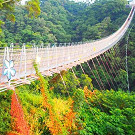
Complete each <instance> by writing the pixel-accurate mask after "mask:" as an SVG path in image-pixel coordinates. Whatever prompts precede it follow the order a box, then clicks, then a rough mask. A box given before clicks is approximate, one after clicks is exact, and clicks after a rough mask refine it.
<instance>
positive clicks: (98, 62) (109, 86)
mask: <svg viewBox="0 0 135 135" xmlns="http://www.w3.org/2000/svg"><path fill="white" fill-rule="evenodd" d="M96 60H97V62H98V65H99V66H100V68H101V70H102V72H103V74H104V76H105V79H106V81H107V83H108V85H109V87H110V89H111V85H110V83H109V81H108V79H107V77H106V75H105V72H104V70H103V68H102V66H101V64H100V62H99V60H98V58H97V57H96Z"/></svg>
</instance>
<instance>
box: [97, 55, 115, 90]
mask: <svg viewBox="0 0 135 135" xmlns="http://www.w3.org/2000/svg"><path fill="white" fill-rule="evenodd" d="M99 57H100V59H101V61H102V63H103V66H104V68H105V70H106V72H107V73H108V75H109V76H110V74H109V72H108V70H107V68H106V66H105V63H104V62H103V59H102V57H101V55H99ZM109 79H110V81H111V83H112V85H113V86H114V89H116V87H115V85H114V83H113V81H112V79H111V76H110V77H109Z"/></svg>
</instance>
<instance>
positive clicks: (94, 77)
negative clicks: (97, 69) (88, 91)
mask: <svg viewBox="0 0 135 135" xmlns="http://www.w3.org/2000/svg"><path fill="white" fill-rule="evenodd" d="M86 63H87V65H88V67H89V69H90V71H91V73H92V75H93V76H94V78H95V79H96V82H97V84H98V86H99V88H100V90H102V88H101V86H100V83H99V82H98V80H97V78H96V76H95V74H94V73H93V71H92V69H91V67H90V65H89V63H88V61H87V62H86Z"/></svg>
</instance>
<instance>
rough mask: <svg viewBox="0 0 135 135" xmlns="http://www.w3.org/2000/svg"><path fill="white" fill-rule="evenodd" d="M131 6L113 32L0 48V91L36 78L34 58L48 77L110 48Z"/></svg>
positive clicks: (120, 34) (119, 36)
mask: <svg viewBox="0 0 135 135" xmlns="http://www.w3.org/2000/svg"><path fill="white" fill-rule="evenodd" d="M134 7H135V5H132V8H131V11H130V13H129V15H128V17H127V19H126V21H125V22H124V24H123V25H122V26H121V27H120V28H119V29H118V30H117V31H116V32H115V33H113V34H112V35H110V36H108V37H105V38H103V39H100V40H95V41H92V42H86V43H74V44H73V43H72V44H71V43H65V44H54V45H53V46H52V47H50V46H49V45H48V46H46V47H44V46H40V47H32V48H26V46H25V45H23V46H22V48H16V47H14V46H13V45H11V46H10V47H5V48H0V92H2V91H5V90H7V89H13V90H14V88H15V87H17V86H19V85H22V84H30V82H31V81H33V80H36V79H37V76H36V75H35V70H34V67H33V62H34V60H35V61H36V63H38V66H39V70H40V72H41V73H42V75H44V76H51V75H52V74H54V73H60V71H62V70H66V69H70V68H72V67H73V66H76V65H80V64H81V63H84V62H87V61H88V60H92V59H93V58H97V57H98V56H100V57H101V55H102V54H104V52H106V51H108V50H110V49H111V48H113V47H114V45H115V44H117V43H118V42H119V41H120V40H121V39H122V37H123V36H124V34H125V33H126V31H127V29H128V27H129V25H130V23H131V21H132V18H133V16H134V12H135V11H134V9H135V8H134ZM103 64H104V63H103ZM106 72H107V71H106ZM108 83H109V82H108Z"/></svg>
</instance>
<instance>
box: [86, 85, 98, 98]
mask: <svg viewBox="0 0 135 135" xmlns="http://www.w3.org/2000/svg"><path fill="white" fill-rule="evenodd" d="M95 92H96V90H94V91H93V92H92V91H90V90H89V89H88V87H87V86H85V87H84V95H85V98H91V97H92V96H93V95H95Z"/></svg>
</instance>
